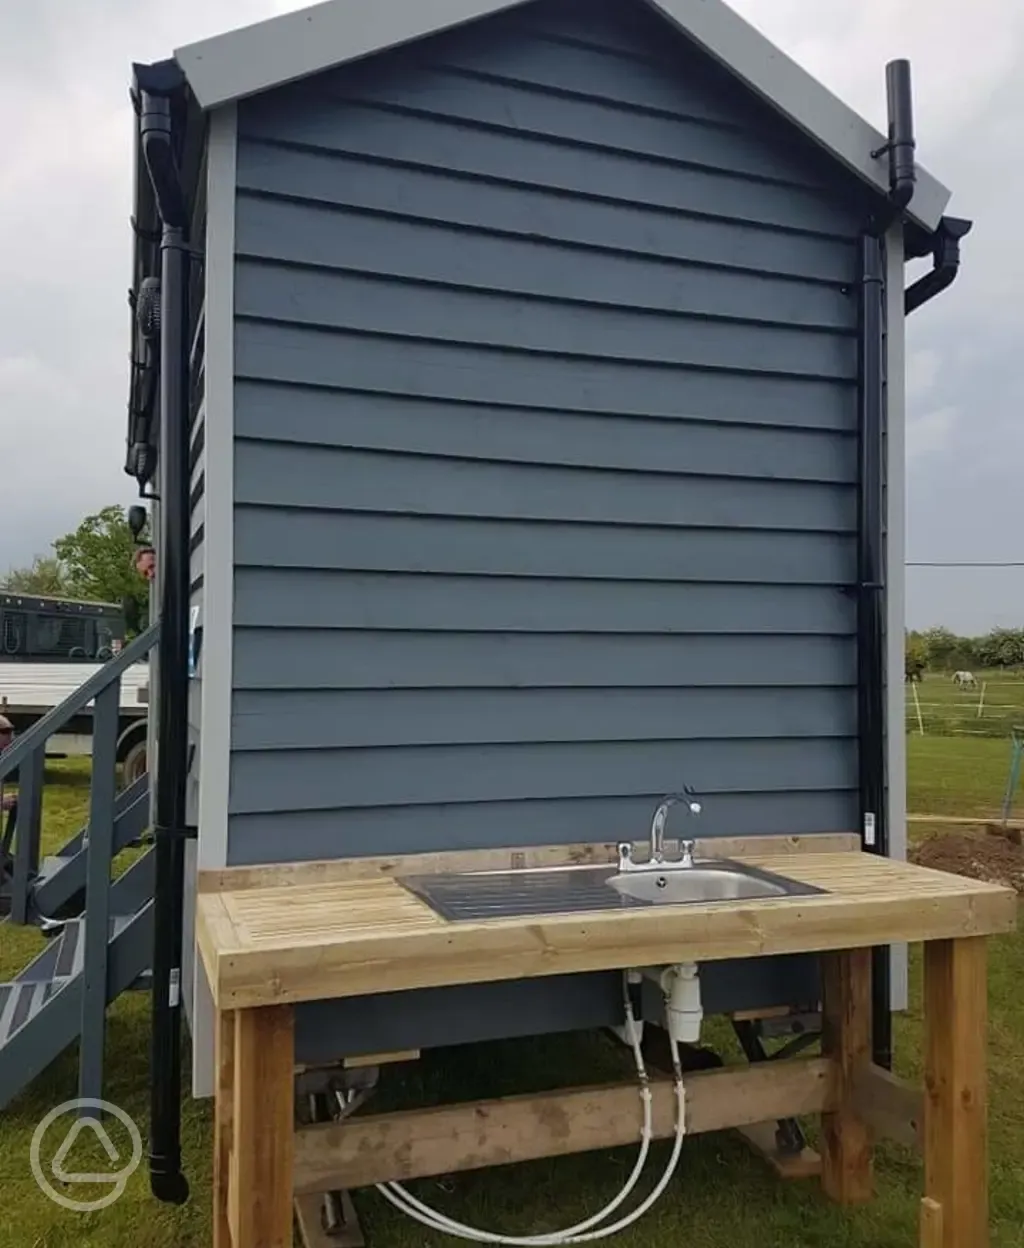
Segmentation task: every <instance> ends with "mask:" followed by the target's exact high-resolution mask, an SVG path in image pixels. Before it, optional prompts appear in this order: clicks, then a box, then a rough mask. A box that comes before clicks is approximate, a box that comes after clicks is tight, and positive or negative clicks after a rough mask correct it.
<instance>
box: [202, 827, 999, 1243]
mask: <svg viewBox="0 0 1024 1248" xmlns="http://www.w3.org/2000/svg"><path fill="white" fill-rule="evenodd" d="M856 844H857V842H856V839H855V838H852V837H836V836H822V837H808V838H803V839H802V840H801V839H799V838H781V837H779V838H758V839H757V840H756V841H753V840H751V841H714V842H711V843H709V845H708V847H707V852H709V853H712V854H715V855H721V856H725V855H728V856H730V857H734V858H738V859H740V860H741V861H744V862H748V863H751V864H753V865H756V866H759V867H763V868H766V869H767V870H769V871H777V872H778V873H780V874H782V875H786V876H788V877H790V878H793V879H796V880H800V881H802V882H804V883H807V884H811V885H816V886H817V887H819V888H822V889H824V890H826V891H825V892H824V893H823V894H821V895H813V896H804V897H789V898H774V899H771V900H754V901H745V902H740V903H736V902H719V903H714V904H702V905H693V904H690V905H684V906H678V907H652V908H651V909H650V910H635V911H632V910H631V911H626V912H623V911H615V910H612V911H608V912H597V913H587V914H575V915H552V916H545V917H541V918H538V917H536V916H531V917H530V918H516V919H495V920H488V921H484V922H459V923H449V922H447V921H446V920H444V919H442V918H440V917H439V916H438V915H436V914H435V913H434V911H433V910H431V909H430V908H429V907H428V906H427V905H426V904H425V903H424V902H422V901H420V900H419V899H418V898H416V897H415V896H413V895H412V894H411V893H409V892H408V891H407V890H406V889H404V888H403V887H402V886H401V885H400V884H399V883H398V882H397V881H396V880H395V878H394V876H396V875H398V874H401V873H403V872H405V873H409V874H415V873H423V872H424V871H431V870H465V869H472V870H480V869H493V868H499V867H508V866H516V867H519V866H541V865H551V864H555V863H565V862H580V863H582V862H612V861H614V858H615V847H614V846H611V845H593V846H576V847H566V846H562V847H548V848H543V849H527V850H518V851H514V850H503V851H479V852H473V853H463V854H435V855H410V856H408V857H405V858H401V859H395V858H391V859H350V860H342V861H337V862H328V863H308V864H295V865H282V866H270V867H263V868H239V869H229V870H226V871H220V872H211V873H204V874H203V875H202V876H201V877H200V896H199V899H198V903H197V920H196V930H197V941H198V946H199V950H200V954H201V957H202V962H203V965H204V966H205V968H206V972H207V975H208V978H209V981H210V985H211V988H212V991H213V996H214V1000H215V1003H216V1007H217V1016H218V1027H217V1035H218V1087H217V1108H216V1123H217V1126H216V1137H217V1139H216V1156H215V1177H214V1186H215V1194H214V1198H215V1246H216V1248H290V1245H291V1242H292V1239H291V1235H292V1199H293V1195H295V1194H301V1193H310V1192H322V1191H327V1190H331V1189H336V1188H343V1189H351V1188H355V1187H360V1186H365V1185H369V1184H372V1183H374V1182H380V1181H382V1180H385V1179H406V1178H412V1177H417V1176H420V1175H426V1174H432V1173H445V1172H448V1171H451V1170H455V1169H459V1168H471V1167H475V1166H482V1165H492V1164H498V1163H501V1162H509V1161H520V1160H526V1159H527V1158H531V1157H538V1156H551V1155H554V1154H558V1153H565V1152H576V1151H584V1150H586V1149H592V1148H607V1147H610V1146H613V1145H616V1144H625V1143H629V1142H632V1141H636V1140H637V1139H638V1138H639V1126H640V1117H639V1102H638V1098H637V1097H636V1091H635V1087H634V1086H633V1085H631V1084H620V1085H610V1086H609V1087H605V1088H598V1089H594V1088H584V1089H572V1090H568V1091H566V1092H562V1093H557V1094H552V1093H548V1094H545V1095H544V1096H530V1097H515V1098H506V1099H504V1100H502V1101H494V1102H488V1103H486V1104H483V1105H481V1104H480V1103H476V1104H474V1105H473V1106H471V1107H462V1106H459V1107H442V1108H441V1109H434V1110H430V1111H417V1112H412V1113H406V1114H398V1115H396V1114H390V1115H383V1116H375V1117H371V1118H366V1119H363V1118H359V1117H356V1118H353V1119H350V1120H347V1121H345V1122H342V1123H337V1124H329V1125H326V1126H313V1127H306V1128H303V1129H301V1130H300V1131H299V1132H297V1133H296V1131H295V1124H294V1096H293V1075H294V1041H293V1035H294V1032H293V1019H292V1007H293V1005H294V1004H296V1003H298V1002H303V1001H314V1000H324V999H333V998H348V997H358V996H362V995H365V994H369V993H379V992H394V991H405V990H410V989H416V988H426V987H435V986H440V985H449V984H469V983H481V982H485V981H494V980H504V979H522V978H527V977H533V976H543V975H562V974H567V973H574V972H586V971H598V970H610V969H616V968H627V967H643V966H651V965H659V964H664V963H671V962H675V961H679V960H681V959H685V960H687V961H694V962H698V963H700V962H709V961H717V960H721V959H727V958H738V957H757V956H767V955H771V954H779V953H794V952H804V951H806V952H818V953H821V954H823V955H824V956H823V959H822V995H823V1002H822V1013H823V1037H822V1056H821V1057H815V1058H806V1059H798V1060H793V1061H785V1062H773V1063H770V1064H769V1065H768V1068H767V1069H760V1068H758V1067H738V1068H737V1067H733V1068H725V1069H723V1070H716V1071H709V1072H702V1073H700V1074H697V1075H692V1076H689V1077H688V1121H687V1130H688V1131H689V1132H691V1133H692V1132H694V1131H702V1130H715V1129H722V1128H726V1127H734V1126H745V1125H748V1124H754V1123H759V1122H764V1121H768V1120H772V1119H775V1118H780V1117H788V1116H798V1115H802V1114H809V1113H821V1114H822V1118H823V1132H822V1139H823V1143H822V1163H823V1164H822V1183H823V1186H824V1188H825V1190H826V1192H827V1193H828V1194H829V1195H830V1196H832V1197H833V1198H835V1199H836V1200H839V1201H842V1202H845V1203H849V1202H855V1201H860V1200H864V1199H867V1198H868V1197H869V1196H870V1193H871V1142H872V1138H873V1136H874V1135H875V1134H878V1133H884V1134H891V1135H895V1136H896V1137H897V1138H904V1139H908V1140H911V1141H915V1140H916V1141H917V1142H919V1143H920V1145H921V1147H922V1149H923V1152H924V1157H925V1192H926V1196H925V1200H924V1202H923V1205H922V1221H921V1240H920V1244H921V1248H967V1246H968V1245H969V1246H970V1248H986V1245H987V1243H988V1230H987V1226H988V1206H987V1197H986V1191H987V1162H986V1107H985V1057H986V1054H985V1037H986V998H987V990H986V972H985V954H986V949H985V938H986V937H987V936H989V935H991V934H994V933H998V932H1005V931H1009V930H1011V929H1012V928H1013V927H1014V925H1015V922H1016V914H1017V898H1016V894H1015V893H1013V892H1012V891H1011V890H1009V889H1006V888H1002V887H999V886H996V885H992V884H985V883H980V882H977V881H974V880H967V879H964V878H962V877H959V876H952V875H948V874H945V873H943V872H938V871H933V870H928V869H925V868H922V867H916V866H910V865H907V864H905V863H898V862H893V861H890V860H886V859H880V858H877V857H874V856H870V855H866V854H862V853H860V852H859V850H857V849H856V848H855V847H856ZM700 852H701V846H700V843H699V842H698V853H700ZM904 941H906V942H915V941H922V942H924V943H925V957H924V968H925V1014H926V1018H925V1024H926V1033H927V1034H926V1054H925V1068H926V1073H925V1095H924V1097H923V1102H922V1099H921V1098H920V1097H919V1095H916V1094H915V1093H914V1092H913V1090H911V1089H908V1088H905V1087H903V1086H902V1085H901V1084H900V1083H899V1081H898V1080H895V1079H894V1078H893V1076H892V1075H890V1074H889V1073H888V1072H884V1071H881V1070H879V1069H878V1068H876V1067H874V1066H873V1065H872V1063H871V1045H870V1037H871V1004H870V1002H871V994H870V975H871V969H870V968H871V963H870V948H871V946H873V945H879V944H891V943H898V942H904ZM655 1102H656V1131H657V1134H658V1135H660V1136H662V1137H664V1136H668V1135H671V1133H672V1112H673V1110H672V1093H671V1084H670V1083H667V1082H665V1083H656V1085H655ZM481 1114H483V1115H485V1116H486V1118H487V1121H488V1129H487V1131H486V1132H484V1133H483V1136H482V1135H481V1132H480V1127H479V1123H480V1118H481ZM467 1115H469V1116H470V1117H471V1119H472V1121H473V1122H475V1126H473V1125H470V1124H468V1123H467ZM552 1122H554V1123H555V1124H556V1125H558V1124H560V1125H558V1129H557V1130H552V1129H550V1124H551V1123H552ZM524 1123H527V1124H529V1126H530V1129H525V1128H524ZM543 1123H547V1124H549V1128H548V1131H547V1134H546V1135H545V1131H544V1130H543V1129H541V1128H540V1125H539V1124H543ZM470 1137H472V1139H470Z"/></svg>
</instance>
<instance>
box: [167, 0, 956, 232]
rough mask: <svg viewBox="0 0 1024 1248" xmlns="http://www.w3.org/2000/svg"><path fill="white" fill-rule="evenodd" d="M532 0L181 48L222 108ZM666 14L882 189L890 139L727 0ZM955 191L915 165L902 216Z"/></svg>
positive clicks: (193, 75) (353, 20)
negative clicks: (885, 148) (913, 185)
mask: <svg viewBox="0 0 1024 1248" xmlns="http://www.w3.org/2000/svg"><path fill="white" fill-rule="evenodd" d="M529 2H530V0H325V3H321V4H317V5H314V6H313V7H311V8H307V9H300V10H299V11H298V12H295V13H286V14H283V15H282V16H280V17H274V18H270V19H269V20H268V21H264V22H257V23H256V24H255V25H252V26H244V27H241V28H240V29H238V30H233V31H229V32H228V33H226V34H223V35H215V36H214V37H213V38H211V39H204V40H202V41H200V42H198V43H191V44H187V45H186V46H185V47H182V48H178V49H177V50H176V51H175V53H174V56H175V59H176V60H177V62H178V64H179V65H180V66H181V69H182V72H183V73H184V74H185V77H186V78H187V80H188V83H189V86H190V87H191V89H192V92H193V94H194V95H195V97H196V100H197V101H198V103H199V105H200V106H201V107H202V108H204V109H212V108H217V107H219V106H221V105H224V104H227V103H230V102H231V101H233V100H239V99H242V98H244V97H246V96H250V95H256V94H259V93H260V92H262V91H269V90H271V89H272V88H274V87H280V86H284V85H285V84H286V83H289V82H295V81H296V80H298V79H300V78H306V77H309V76H310V75H313V74H318V73H322V72H323V71H325V70H328V69H333V68H336V67H338V66H340V65H344V64H346V63H347V62H350V61H355V60H359V59H361V58H363V57H367V56H372V55H374V54H375V53H378V52H384V51H386V50H388V49H390V48H396V47H399V46H401V45H402V44H407V43H413V42H415V41H416V40H418V39H423V38H426V37H427V36H429V35H433V34H438V33H439V32H441V31H444V30H449V29H452V28H454V27H456V26H461V25H464V24H465V23H467V22H472V21H476V20H477V19H479V18H483V17H489V16H492V15H494V14H497V13H501V12H504V11H505V10H508V9H514V8H517V7H519V6H521V5H523V4H526V3H529ZM636 2H637V3H643V4H646V5H647V6H648V7H649V8H651V9H653V10H654V11H655V12H656V13H658V14H660V15H661V16H662V17H663V18H665V19H666V20H667V21H669V22H670V23H671V24H672V25H673V26H674V27H675V28H676V29H677V30H678V31H680V32H681V33H682V34H683V35H685V36H686V37H687V38H688V39H690V40H691V41H692V42H693V43H694V44H696V45H697V46H698V47H699V48H700V49H701V50H702V51H703V52H704V53H705V54H706V55H707V56H709V57H710V58H711V59H712V60H714V61H717V62H718V63H719V64H720V65H722V66H723V67H724V68H725V69H727V70H728V71H729V72H730V73H732V74H733V75H734V76H735V77H736V78H738V79H739V80H740V81H741V82H743V83H744V84H745V85H746V86H747V87H748V88H749V89H750V90H751V91H753V92H754V94H755V95H757V96H759V97H760V98H761V99H762V100H763V101H764V102H765V103H766V104H767V105H769V106H770V107H771V108H773V109H774V110H775V111H776V112H777V113H779V114H780V115H781V116H782V117H784V118H785V119H786V120H787V121H789V122H790V123H791V124H792V125H794V126H796V127H797V128H798V129H799V130H801V131H802V132H803V133H804V134H805V135H807V136H808V137H809V138H810V139H812V140H813V141H814V142H815V143H817V144H818V146H819V147H821V148H822V149H824V150H825V151H826V152H828V153H830V154H831V155H832V156H833V157H834V158H835V159H836V160H838V161H839V162H840V163H841V164H842V165H844V166H845V167H846V168H847V169H848V170H850V171H851V172H852V173H854V174H856V175H857V176H858V177H859V178H860V179H861V180H862V181H864V182H866V183H867V184H868V185H869V186H872V187H874V188H875V189H877V190H878V191H880V192H882V193H883V194H885V193H887V192H888V189H889V165H888V160H887V158H886V157H885V156H884V155H883V156H877V157H873V156H872V155H871V153H872V152H873V151H877V150H878V149H879V148H881V147H883V146H884V145H885V142H886V136H885V135H883V134H881V133H880V132H879V131H878V130H876V129H875V128H874V127H873V126H871V125H869V124H868V122H866V121H865V120H864V118H863V117H861V116H860V114H859V113H857V112H855V111H854V110H853V109H852V108H850V107H849V106H848V105H846V104H844V103H843V102H842V100H840V99H839V98H838V97H837V96H835V95H833V94H832V92H831V91H829V90H828V88H827V87H825V86H823V85H822V84H821V83H820V82H818V81H817V79H816V78H814V77H813V76H812V75H811V74H809V73H808V72H807V71H806V70H804V69H802V68H801V67H800V66H799V65H798V64H797V63H796V62H795V61H793V60H792V59H791V58H790V57H788V56H786V54H785V53H784V52H782V51H780V50H779V49H778V48H777V47H776V46H775V45H774V44H773V43H771V42H770V40H768V39H766V38H765V36H764V35H762V34H761V33H760V32H759V31H757V30H756V29H755V28H754V27H753V26H751V25H750V23H749V22H747V21H745V20H744V19H743V18H742V17H740V16H739V14H738V13H736V12H735V11H734V10H733V9H731V8H730V7H729V6H728V4H726V3H725V0H636ZM949 198H950V192H949V191H948V190H947V189H946V187H944V186H943V185H942V184H941V183H940V182H938V181H937V180H936V179H935V178H934V177H932V175H931V174H929V173H928V172H927V170H925V169H923V168H921V166H920V165H918V171H917V186H916V189H915V192H914V198H913V199H912V200H911V203H910V206H909V208H908V209H907V213H906V215H907V216H908V217H909V218H910V219H911V220H912V221H914V222H916V223H917V224H918V225H920V226H923V227H924V228H925V229H926V230H928V231H932V230H934V229H935V228H936V227H937V226H938V224H939V220H940V218H941V216H942V213H943V211H944V209H945V207H946V205H947V203H948V202H949Z"/></svg>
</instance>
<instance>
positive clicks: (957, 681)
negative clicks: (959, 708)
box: [953, 672, 978, 689]
mask: <svg viewBox="0 0 1024 1248" xmlns="http://www.w3.org/2000/svg"><path fill="white" fill-rule="evenodd" d="M953 684H954V685H956V687H957V688H958V689H975V688H977V685H978V682H977V681H976V680H975V678H974V673H973V672H954V673H953Z"/></svg>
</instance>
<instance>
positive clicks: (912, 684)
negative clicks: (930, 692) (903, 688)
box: [910, 680, 924, 737]
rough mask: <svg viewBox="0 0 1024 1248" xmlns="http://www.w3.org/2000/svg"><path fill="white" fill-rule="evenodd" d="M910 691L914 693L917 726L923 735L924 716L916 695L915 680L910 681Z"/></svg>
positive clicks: (919, 700)
mask: <svg viewBox="0 0 1024 1248" xmlns="http://www.w3.org/2000/svg"><path fill="white" fill-rule="evenodd" d="M910 692H911V693H912V694H913V695H914V709H915V710H916V711H917V727H918V731H919V732H920V734H921V736H922V737H923V736H924V716H923V715H922V714H921V699H920V698H919V697H918V695H917V681H916V680H912V681H911V682H910Z"/></svg>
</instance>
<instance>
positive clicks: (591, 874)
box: [397, 858, 824, 922]
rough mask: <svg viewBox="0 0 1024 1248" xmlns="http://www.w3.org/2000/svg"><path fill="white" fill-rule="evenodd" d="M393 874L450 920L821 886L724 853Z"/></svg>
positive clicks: (693, 901) (720, 898) (787, 892)
mask: <svg viewBox="0 0 1024 1248" xmlns="http://www.w3.org/2000/svg"><path fill="white" fill-rule="evenodd" d="M397 878H398V882H399V883H400V884H402V885H404V887H405V888H407V889H409V890H410V892H413V893H415V894H416V896H418V897H420V898H422V899H423V900H424V901H425V902H426V903H427V904H428V905H429V906H430V907H431V908H432V909H433V910H435V911H436V912H437V913H438V914H439V915H441V917H442V918H445V919H449V920H451V921H452V922H465V921H471V920H477V921H479V920H480V919H506V918H519V917H527V916H530V915H544V914H579V913H586V912H593V911H598V910H642V909H649V908H651V907H653V906H680V905H697V904H706V903H708V902H729V901H750V900H753V899H755V898H771V897H799V896H812V895H814V894H820V893H822V892H823V891H824V890H822V889H820V888H815V887H813V886H812V885H809V884H802V883H799V882H798V881H796V880H790V879H787V878H785V877H784V876H780V875H774V874H772V873H771V872H768V871H762V870H760V869H759V868H757V867H748V866H746V865H744V864H743V863H738V862H733V861H731V860H730V859H727V858H709V859H700V858H698V859H697V860H696V861H695V862H694V864H693V865H692V866H687V867H679V866H678V865H676V864H667V865H666V867H665V869H663V870H662V869H658V868H655V867H644V868H643V869H639V870H638V869H633V870H630V871H622V872H620V871H618V870H617V869H616V868H615V867H613V866H597V867H592V866H586V867H575V866H567V867H544V868H524V869H521V870H509V871H460V872H450V873H440V874H437V875H416V876H399V877H397Z"/></svg>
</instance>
